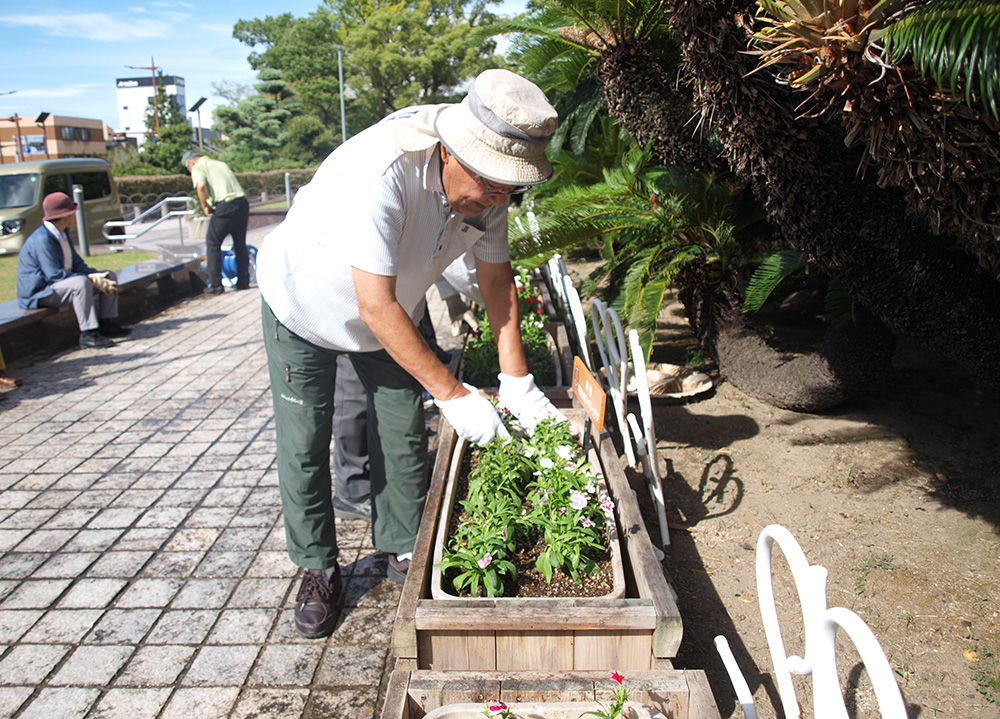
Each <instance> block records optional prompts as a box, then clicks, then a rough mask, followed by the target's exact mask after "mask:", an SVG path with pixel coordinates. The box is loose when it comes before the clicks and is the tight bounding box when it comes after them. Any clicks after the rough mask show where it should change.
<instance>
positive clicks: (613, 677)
mask: <svg viewBox="0 0 1000 719" xmlns="http://www.w3.org/2000/svg"><path fill="white" fill-rule="evenodd" d="M608 678H609V679H611V681H613V682H618V683H619V684H621V683H622V682H623V681H625V677H623V676H622V675H621V674H619V673H618V672H611V676H610V677H608Z"/></svg>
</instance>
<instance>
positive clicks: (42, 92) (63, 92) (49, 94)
mask: <svg viewBox="0 0 1000 719" xmlns="http://www.w3.org/2000/svg"><path fill="white" fill-rule="evenodd" d="M101 89H104V84H103V83H99V82H84V83H79V84H76V85H63V86H62V87H46V88H36V89H33V90H18V91H17V97H18V98H25V97H37V98H45V99H52V98H60V97H79V96H80V95H83V94H85V93H88V92H94V91H95V90H101Z"/></svg>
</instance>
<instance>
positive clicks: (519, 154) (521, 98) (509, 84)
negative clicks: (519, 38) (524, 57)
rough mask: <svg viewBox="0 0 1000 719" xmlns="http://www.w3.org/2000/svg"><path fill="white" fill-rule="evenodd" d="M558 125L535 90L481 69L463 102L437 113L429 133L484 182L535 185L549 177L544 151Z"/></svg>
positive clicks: (507, 74) (498, 72) (525, 83)
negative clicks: (435, 134) (435, 135)
mask: <svg viewBox="0 0 1000 719" xmlns="http://www.w3.org/2000/svg"><path fill="white" fill-rule="evenodd" d="M558 124H559V117H558V115H557V114H556V111H555V108H553V107H552V105H550V104H549V101H548V100H547V99H545V93H543V92H542V91H541V90H540V89H539V88H538V86H537V85H535V84H534V83H532V82H529V81H528V80H525V79H524V78H523V77H520V76H518V75H515V74H514V73H512V72H510V71H509V70H486V71H485V72H483V73H480V75H479V77H477V78H476V81H475V83H473V86H472V89H471V90H469V94H468V95H467V96H466V97H465V99H464V100H462V102H460V103H459V104H457V105H449V106H448V107H446V108H444V109H443V110H442V111H441V112H440V113H438V115H437V117H436V118H435V120H434V130H435V132H436V133H437V136H438V138H439V139H440V140H441V143H442V144H443V145H444V146H445V148H446V149H447V150H448V152H450V153H451V154H452V155H454V156H455V157H456V158H457V159H458V160H459V162H461V163H462V164H463V165H465V166H466V167H468V168H469V169H471V170H473V171H474V172H476V173H478V174H479V175H481V176H483V177H484V178H486V179H487V180H490V181H492V182H498V183H500V184H503V185H537V184H540V183H542V182H545V181H546V180H548V179H549V178H550V177H552V165H551V164H549V161H548V158H546V157H545V146H546V145H547V144H548V141H549V138H550V137H551V136H552V133H553V132H555V130H556V127H557V126H558Z"/></svg>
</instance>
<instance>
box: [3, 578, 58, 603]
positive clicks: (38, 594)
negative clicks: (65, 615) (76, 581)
mask: <svg viewBox="0 0 1000 719" xmlns="http://www.w3.org/2000/svg"><path fill="white" fill-rule="evenodd" d="M69 585H70V580H69V579H39V580H28V581H26V582H21V585H20V586H19V587H18V588H17V589H15V590H14V591H13V592H11V593H10V595H9V596H8V597H7V598H6V599H5V600H4V602H3V604H0V608H2V609H47V608H48V607H49V606H50V605H51V604H52V603H53V602H54V601H55V600H56V597H58V596H59V595H60V594H62V593H63V592H64V591H66V587H68V586H69Z"/></svg>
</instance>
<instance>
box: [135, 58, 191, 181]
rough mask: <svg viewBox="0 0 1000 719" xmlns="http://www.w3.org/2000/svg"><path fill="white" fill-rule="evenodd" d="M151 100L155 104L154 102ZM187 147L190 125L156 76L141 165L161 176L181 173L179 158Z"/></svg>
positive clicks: (176, 102) (148, 110)
mask: <svg viewBox="0 0 1000 719" xmlns="http://www.w3.org/2000/svg"><path fill="white" fill-rule="evenodd" d="M154 99H155V101H154ZM190 144H191V125H190V124H189V123H188V121H187V119H186V118H185V117H184V110H183V108H181V106H180V103H179V102H178V101H177V97H176V96H174V95H168V94H167V90H166V87H165V85H164V82H163V73H162V72H161V73H160V76H159V81H158V82H157V85H156V94H155V97H151V98H149V105H148V107H147V108H146V143H145V146H144V147H143V150H142V157H143V162H144V163H145V164H146V165H148V166H149V167H151V168H153V169H155V170H157V171H158V172H161V173H163V174H174V173H178V172H183V171H184V168H183V167H182V166H181V155H183V154H184V151H185V150H187V149H188V147H189V146H190Z"/></svg>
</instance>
